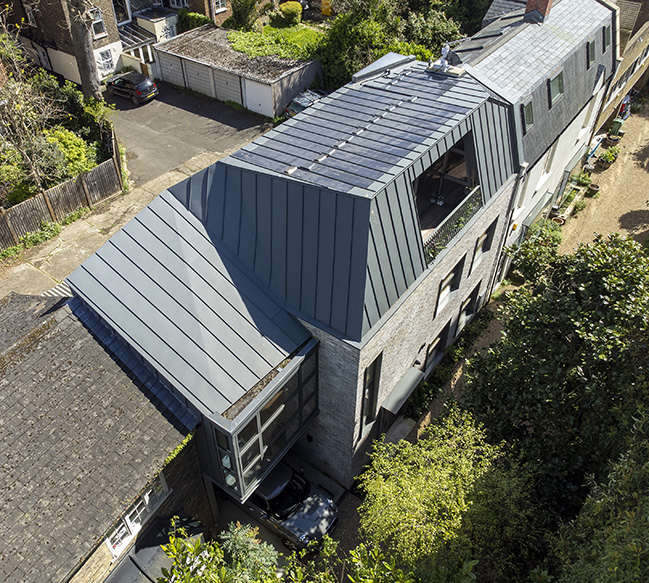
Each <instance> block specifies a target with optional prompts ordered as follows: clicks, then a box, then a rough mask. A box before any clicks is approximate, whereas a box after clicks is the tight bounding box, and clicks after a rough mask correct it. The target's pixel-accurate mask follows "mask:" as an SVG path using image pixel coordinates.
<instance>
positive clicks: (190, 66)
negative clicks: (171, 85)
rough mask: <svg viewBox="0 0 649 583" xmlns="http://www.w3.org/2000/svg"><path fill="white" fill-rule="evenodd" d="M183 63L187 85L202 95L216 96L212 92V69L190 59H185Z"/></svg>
mask: <svg viewBox="0 0 649 583" xmlns="http://www.w3.org/2000/svg"><path fill="white" fill-rule="evenodd" d="M184 65H185V78H186V79H187V87H189V88H190V89H193V90H194V91H198V92H199V93H202V94H203V95H209V96H210V97H216V95H215V93H214V82H213V80H212V70H211V69H210V68H209V67H208V66H207V65H201V64H200V63H194V62H192V61H185V62H184Z"/></svg>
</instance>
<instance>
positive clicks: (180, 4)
mask: <svg viewBox="0 0 649 583" xmlns="http://www.w3.org/2000/svg"><path fill="white" fill-rule="evenodd" d="M169 6H171V7H172V8H175V9H176V10H180V9H181V8H187V7H189V4H188V2H187V0H169Z"/></svg>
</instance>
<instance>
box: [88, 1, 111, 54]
mask: <svg viewBox="0 0 649 583" xmlns="http://www.w3.org/2000/svg"><path fill="white" fill-rule="evenodd" d="M90 16H91V18H92V36H93V37H94V38H101V37H102V36H106V27H105V26H104V19H103V17H102V16H101V10H99V8H93V9H92V10H90ZM112 58H113V57H112V54H111V60H112Z"/></svg>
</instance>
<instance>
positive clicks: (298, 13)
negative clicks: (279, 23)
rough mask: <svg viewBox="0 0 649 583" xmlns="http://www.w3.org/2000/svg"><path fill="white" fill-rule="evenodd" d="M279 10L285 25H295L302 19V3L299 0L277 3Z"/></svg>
mask: <svg viewBox="0 0 649 583" xmlns="http://www.w3.org/2000/svg"><path fill="white" fill-rule="evenodd" d="M279 11H280V12H281V13H282V17H283V18H284V22H285V23H286V26H296V25H298V24H300V21H301V20H302V4H300V3H299V2H293V1H292V0H291V1H289V2H284V3H283V4H280V5H279Z"/></svg>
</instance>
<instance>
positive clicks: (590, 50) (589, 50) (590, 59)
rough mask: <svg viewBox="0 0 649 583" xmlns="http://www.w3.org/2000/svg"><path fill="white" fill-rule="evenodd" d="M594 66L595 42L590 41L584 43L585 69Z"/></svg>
mask: <svg viewBox="0 0 649 583" xmlns="http://www.w3.org/2000/svg"><path fill="white" fill-rule="evenodd" d="M594 64H595V41H594V40H591V41H589V42H587V43H586V69H590V68H591V67H592V66H593V65H594Z"/></svg>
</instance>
